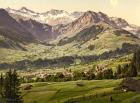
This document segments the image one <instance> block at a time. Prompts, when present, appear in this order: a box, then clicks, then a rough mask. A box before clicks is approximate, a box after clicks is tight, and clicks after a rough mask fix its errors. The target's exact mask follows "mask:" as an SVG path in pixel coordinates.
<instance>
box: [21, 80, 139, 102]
mask: <svg viewBox="0 0 140 103" xmlns="http://www.w3.org/2000/svg"><path fill="white" fill-rule="evenodd" d="M82 82H83V83H84V84H85V86H83V87H78V86H76V81H70V82H61V83H60V82H59V83H35V84H33V85H34V87H33V88H32V89H31V90H30V91H28V92H27V91H23V93H26V92H27V94H26V95H25V96H24V100H25V101H24V102H25V103H33V102H34V101H36V102H37V103H62V102H64V101H66V100H68V99H70V98H79V97H83V96H88V95H95V94H103V93H107V92H111V93H113V91H114V90H113V88H115V87H117V86H118V85H119V83H120V82H121V80H93V81H82ZM110 95H112V96H113V98H115V101H116V103H131V102H130V101H132V100H135V99H136V100H137V101H139V102H140V100H139V98H138V97H140V94H138V93H134V92H127V93H120V94H110ZM110 95H108V96H98V97H96V98H92V99H90V100H89V99H85V100H82V101H79V102H78V103H108V101H109V97H110ZM139 102H137V103H139Z"/></svg>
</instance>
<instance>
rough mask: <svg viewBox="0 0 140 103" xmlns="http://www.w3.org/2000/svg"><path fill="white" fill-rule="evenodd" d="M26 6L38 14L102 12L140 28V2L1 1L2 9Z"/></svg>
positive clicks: (81, 0) (78, 0)
mask: <svg viewBox="0 0 140 103" xmlns="http://www.w3.org/2000/svg"><path fill="white" fill-rule="evenodd" d="M22 6H25V7H27V8H29V9H32V10H34V11H38V12H44V11H47V10H50V9H62V10H67V11H87V10H93V11H96V12H98V11H101V12H104V13H106V14H108V15H109V16H117V17H122V18H124V19H126V20H127V21H128V22H129V23H132V24H137V25H139V26H140V0H0V7H1V8H7V7H11V8H14V9H19V8H21V7H22Z"/></svg>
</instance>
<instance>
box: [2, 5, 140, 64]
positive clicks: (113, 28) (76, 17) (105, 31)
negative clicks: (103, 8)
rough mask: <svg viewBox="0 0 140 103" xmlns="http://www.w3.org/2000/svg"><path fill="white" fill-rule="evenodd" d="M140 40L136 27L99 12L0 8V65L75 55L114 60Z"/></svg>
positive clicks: (136, 44)
mask: <svg viewBox="0 0 140 103" xmlns="http://www.w3.org/2000/svg"><path fill="white" fill-rule="evenodd" d="M139 37H140V27H139V26H136V25H132V24H129V23H128V22H127V21H126V20H124V19H122V18H118V17H109V16H108V15H107V14H105V13H102V12H94V11H87V12H72V13H69V12H67V11H64V10H54V9H52V10H50V11H46V12H44V13H37V12H34V11H32V10H29V9H27V8H25V7H22V8H21V9H19V10H15V9H11V8H7V9H0V49H1V51H3V52H2V53H1V55H0V56H1V58H0V62H7V61H8V62H15V61H22V60H26V59H29V60H37V59H38V58H43V59H46V58H48V59H54V58H61V57H67V56H75V55H76V56H78V58H81V57H85V56H90V55H91V56H93V55H94V56H95V55H96V56H101V57H106V55H108V57H110V56H113V57H116V56H119V55H126V54H128V53H131V52H133V51H134V50H135V49H136V48H138V47H139V45H140V39H139ZM7 51H8V52H7ZM15 52H16V54H15ZM85 58H86V57H85ZM87 59H88V58H87Z"/></svg>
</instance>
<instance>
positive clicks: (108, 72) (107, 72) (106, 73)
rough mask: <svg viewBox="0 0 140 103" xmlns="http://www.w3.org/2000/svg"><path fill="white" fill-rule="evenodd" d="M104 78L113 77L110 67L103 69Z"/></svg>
mask: <svg viewBox="0 0 140 103" xmlns="http://www.w3.org/2000/svg"><path fill="white" fill-rule="evenodd" d="M102 77H103V78H104V79H113V71H112V69H107V70H105V71H103V76H102Z"/></svg>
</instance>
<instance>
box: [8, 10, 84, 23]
mask: <svg viewBox="0 0 140 103" xmlns="http://www.w3.org/2000/svg"><path fill="white" fill-rule="evenodd" d="M6 10H7V11H8V12H9V13H12V14H16V15H20V16H23V17H26V18H29V19H33V20H36V21H38V22H41V23H47V24H49V25H58V24H67V23H70V22H72V21H73V20H75V19H77V18H79V17H80V16H81V15H82V14H83V13H82V12H73V13H70V12H67V11H64V10H56V9H51V10H49V11H46V12H43V13H37V12H34V11H32V10H30V9H28V8H26V7H22V8H20V9H19V10H15V9H11V8H7V9H6Z"/></svg>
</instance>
